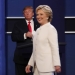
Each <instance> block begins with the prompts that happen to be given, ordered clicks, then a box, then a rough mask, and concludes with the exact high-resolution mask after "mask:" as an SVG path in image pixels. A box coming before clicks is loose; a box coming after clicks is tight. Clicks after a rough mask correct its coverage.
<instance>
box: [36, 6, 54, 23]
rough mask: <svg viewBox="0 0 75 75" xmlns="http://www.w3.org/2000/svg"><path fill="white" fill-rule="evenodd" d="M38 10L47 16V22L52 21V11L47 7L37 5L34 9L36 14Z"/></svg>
mask: <svg viewBox="0 0 75 75" xmlns="http://www.w3.org/2000/svg"><path fill="white" fill-rule="evenodd" d="M38 10H43V11H44V12H45V13H46V14H47V16H48V22H51V21H52V18H53V13H52V9H51V8H50V7H49V6H48V5H39V6H38V7H37V8H36V13H37V12H38Z"/></svg>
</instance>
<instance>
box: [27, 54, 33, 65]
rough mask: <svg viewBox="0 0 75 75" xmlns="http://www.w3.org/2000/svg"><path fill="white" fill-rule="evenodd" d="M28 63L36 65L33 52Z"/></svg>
mask: <svg viewBox="0 0 75 75" xmlns="http://www.w3.org/2000/svg"><path fill="white" fill-rule="evenodd" d="M28 65H31V66H34V61H33V53H32V55H31V57H30V59H29V62H28Z"/></svg>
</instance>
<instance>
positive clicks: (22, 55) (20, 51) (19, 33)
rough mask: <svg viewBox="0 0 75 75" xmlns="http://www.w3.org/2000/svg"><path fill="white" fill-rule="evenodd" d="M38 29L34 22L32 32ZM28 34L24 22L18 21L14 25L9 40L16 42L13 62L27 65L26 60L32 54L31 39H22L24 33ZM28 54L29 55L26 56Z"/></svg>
mask: <svg viewBox="0 0 75 75" xmlns="http://www.w3.org/2000/svg"><path fill="white" fill-rule="evenodd" d="M38 27H39V24H38V23H37V22H34V30H36V29H37V28H38ZM27 32H28V27H27V23H26V21H25V20H22V21H19V22H17V23H16V24H15V25H14V28H13V30H12V34H11V39H12V41H14V42H16V50H15V52H14V62H15V63H20V64H27V62H28V58H27V56H28V57H29V58H30V55H31V53H32V38H27V39H24V33H27ZM28 54H29V55H28Z"/></svg>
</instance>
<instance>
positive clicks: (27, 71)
mask: <svg viewBox="0 0 75 75" xmlns="http://www.w3.org/2000/svg"><path fill="white" fill-rule="evenodd" d="M30 68H31V66H30V65H27V66H26V67H25V71H26V73H30V72H31V71H30Z"/></svg>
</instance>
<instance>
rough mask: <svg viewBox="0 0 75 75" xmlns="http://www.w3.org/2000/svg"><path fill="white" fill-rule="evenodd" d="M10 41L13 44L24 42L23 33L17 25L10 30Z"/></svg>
mask: <svg viewBox="0 0 75 75" xmlns="http://www.w3.org/2000/svg"><path fill="white" fill-rule="evenodd" d="M11 39H12V41H14V42H19V41H24V33H23V32H21V30H20V29H19V28H18V26H17V24H15V25H14V28H13V30H12V34H11Z"/></svg>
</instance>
